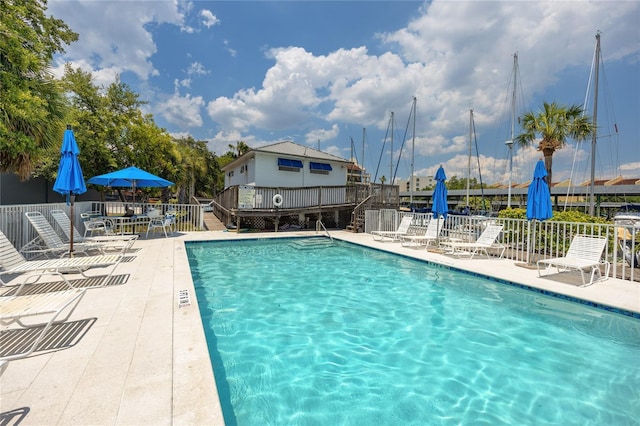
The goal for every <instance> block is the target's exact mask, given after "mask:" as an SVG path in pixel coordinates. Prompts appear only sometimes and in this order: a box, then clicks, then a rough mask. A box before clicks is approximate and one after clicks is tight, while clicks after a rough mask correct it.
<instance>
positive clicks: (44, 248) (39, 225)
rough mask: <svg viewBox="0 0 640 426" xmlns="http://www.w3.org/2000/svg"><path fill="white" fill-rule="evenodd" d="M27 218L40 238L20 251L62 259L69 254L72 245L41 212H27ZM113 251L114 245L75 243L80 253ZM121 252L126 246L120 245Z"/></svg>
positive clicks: (75, 250)
mask: <svg viewBox="0 0 640 426" xmlns="http://www.w3.org/2000/svg"><path fill="white" fill-rule="evenodd" d="M25 216H26V217H27V219H28V220H29V223H31V225H32V226H33V228H34V229H35V230H36V232H37V233H38V237H37V238H36V239H34V240H32V241H30V242H29V243H27V244H26V245H25V246H24V247H22V248H21V249H20V251H21V252H22V253H37V254H40V255H44V256H57V257H60V256H62V255H64V254H66V253H69V250H70V248H71V247H70V244H69V243H65V242H64V241H62V239H61V238H60V236H59V235H58V234H57V233H56V230H55V229H53V227H52V226H51V224H50V223H49V222H48V221H47V219H46V218H45V217H44V215H43V214H42V213H40V212H26V213H25ZM109 248H110V249H113V248H114V246H113V244H108V243H105V242H78V243H76V242H75V241H74V243H73V250H74V252H78V253H88V252H93V253H94V254H95V253H100V254H104V252H105V250H106V249H109ZM117 248H118V249H119V250H120V251H123V252H124V246H123V245H122V244H120V245H119V246H118V247H117Z"/></svg>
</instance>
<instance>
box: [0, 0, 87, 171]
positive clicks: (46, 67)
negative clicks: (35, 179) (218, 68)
mask: <svg viewBox="0 0 640 426" xmlns="http://www.w3.org/2000/svg"><path fill="white" fill-rule="evenodd" d="M46 5H47V1H46V0H11V1H7V0H0V172H15V173H16V174H17V175H18V176H19V177H20V179H21V180H26V179H28V178H29V177H30V176H31V174H32V171H33V169H34V166H35V165H36V164H37V162H38V159H39V158H41V157H43V156H44V153H45V152H46V149H47V148H49V147H51V146H55V145H58V144H60V143H61V140H62V133H63V131H64V124H65V123H64V118H65V113H66V111H65V108H64V107H65V102H64V97H63V94H62V90H61V89H60V87H59V85H58V84H57V82H56V81H55V80H54V78H53V76H52V75H51V73H50V64H51V61H52V59H53V55H54V54H56V53H62V52H64V49H63V46H65V45H68V44H70V43H72V42H74V41H76V40H77V39H78V34H76V33H74V32H73V31H71V30H70V29H69V27H67V25H66V24H65V23H64V22H63V21H61V20H59V19H55V18H53V17H47V16H46V15H45V10H46Z"/></svg>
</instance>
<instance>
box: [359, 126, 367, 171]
mask: <svg viewBox="0 0 640 426" xmlns="http://www.w3.org/2000/svg"><path fill="white" fill-rule="evenodd" d="M366 134H367V130H366V127H363V128H362V157H361V158H362V164H361V165H360V182H362V183H367V182H365V181H364V176H365V174H364V139H365V136H366Z"/></svg>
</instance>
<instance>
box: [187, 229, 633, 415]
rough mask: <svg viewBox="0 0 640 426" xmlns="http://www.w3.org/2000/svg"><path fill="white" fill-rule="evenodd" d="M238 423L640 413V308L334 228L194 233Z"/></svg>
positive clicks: (206, 314) (224, 394) (226, 409)
mask: <svg viewBox="0 0 640 426" xmlns="http://www.w3.org/2000/svg"><path fill="white" fill-rule="evenodd" d="M187 253H188V256H189V261H190V265H191V271H192V275H193V279H194V284H195V287H196V293H197V299H198V304H199V308H200V312H201V315H202V321H203V325H204V328H205V333H206V337H207V342H208V346H209V353H210V355H211V362H212V365H213V368H214V373H215V376H216V384H217V387H218V392H219V394H220V399H221V403H222V408H223V413H224V418H225V422H226V424H227V425H234V424H237V425H267V424H269V425H293V424H295V425H338V424H340V425H412V424H415V425H427V424H437V425H441V424H445V425H447V424H450V425H459V424H490V425H498V424H537V425H541V424H576V425H587V424H594V425H604V424H608V425H613V424H616V425H630V424H639V423H640V361H639V360H640V321H638V320H637V319H634V318H631V317H627V316H624V315H619V314H614V313H609V312H605V311H603V310H598V309H594V308H591V307H588V306H584V305H580V304H578V303H572V302H568V301H565V300H561V299H557V298H553V297H550V296H545V295H542V294H539V293H536V292H532V291H527V290H524V289H521V288H519V287H516V286H510V285H507V284H503V283H498V282H495V281H491V280H486V279H483V278H479V277H477V276H473V275H471V274H466V273H462V272H458V271H452V270H449V269H447V268H444V267H440V266H435V265H430V264H427V263H425V262H421V261H416V260H412V259H408V258H405V257H402V256H397V255H393V254H388V253H384V252H380V251H376V250H373V249H368V248H364V247H360V246H357V245H353V244H348V243H344V242H334V243H331V242H329V240H327V239H324V238H311V239H297V238H286V239H275V240H274V239H268V240H252V241H231V242H204V243H188V244H187Z"/></svg>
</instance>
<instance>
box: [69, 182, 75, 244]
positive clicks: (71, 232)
mask: <svg viewBox="0 0 640 426" xmlns="http://www.w3.org/2000/svg"><path fill="white" fill-rule="evenodd" d="M69 198H70V199H71V207H70V208H69V212H70V213H69V216H70V217H69V219H70V222H71V225H70V226H71V229H70V230H69V235H70V236H71V238H70V240H69V257H73V204H74V202H75V201H76V196H75V195H73V194H72V195H71V196H70V197H69Z"/></svg>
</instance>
